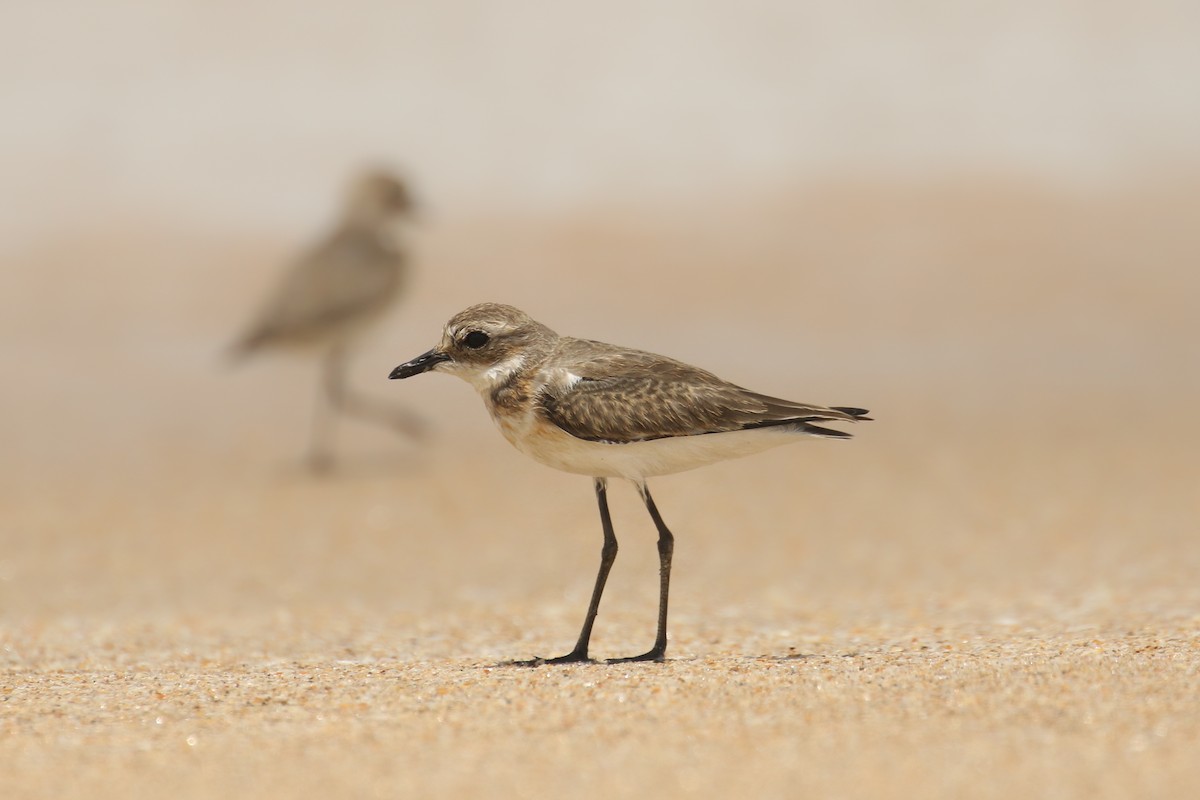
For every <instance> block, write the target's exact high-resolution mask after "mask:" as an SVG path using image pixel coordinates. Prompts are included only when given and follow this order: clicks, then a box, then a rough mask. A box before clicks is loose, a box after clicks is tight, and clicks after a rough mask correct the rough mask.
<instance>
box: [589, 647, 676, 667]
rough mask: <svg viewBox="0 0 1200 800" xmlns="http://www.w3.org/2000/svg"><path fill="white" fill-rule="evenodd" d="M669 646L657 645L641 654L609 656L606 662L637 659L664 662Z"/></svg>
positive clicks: (625, 662) (630, 662) (619, 662)
mask: <svg viewBox="0 0 1200 800" xmlns="http://www.w3.org/2000/svg"><path fill="white" fill-rule="evenodd" d="M666 652H667V648H665V647H655V648H654V649H652V650H650V651H648V652H645V653H642V654H641V655H640V656H626V657H625V658H607V659H605V660H604V663H605V664H632V663H633V662H635V661H657V662H659V663H662V662H663V661H664V660H665V655H666Z"/></svg>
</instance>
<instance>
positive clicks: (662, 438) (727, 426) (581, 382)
mask: <svg viewBox="0 0 1200 800" xmlns="http://www.w3.org/2000/svg"><path fill="white" fill-rule="evenodd" d="M430 371H433V372H447V373H450V374H452V375H457V376H458V377H460V378H462V379H463V380H465V381H467V383H470V384H471V385H472V386H474V387H475V389H476V390H478V392H479V393H480V394H481V395H482V396H483V402H484V404H485V405H486V406H487V409H488V412H489V413H490V414H491V416H492V419H493V421H495V423H496V425H497V426H498V427H499V428H500V432H501V433H502V434H504V438H506V439H507V440H508V441H509V442H510V443H511V444H512V445H513V446H514V447H516V448H517V449H518V450H520V451H521V452H522V453H525V454H526V455H528V456H530V457H532V458H533V459H534V460H536V461H539V462H541V463H543V464H545V465H547V466H550V467H554V468H555V469H560V470H563V471H565V472H572V473H578V474H580V475H588V476H591V477H592V480H593V482H594V486H595V491H596V499H597V501H598V502H599V505H600V523H601V526H602V527H603V530H604V546H603V548H602V550H601V558H600V570H599V572H598V573H597V575H596V583H595V587H594V588H593V590H592V599H591V602H590V603H589V605H588V610H587V616H586V617H585V618H584V622H583V628H582V630H581V631H580V633H579V639H578V640H577V641H576V643H575V647H574V649H573V650H571V652H570V653H567V654H566V655H564V656H560V657H558V658H550V659H541V658H535V659H533V660H532V661H526V662H517V663H522V664H529V665H536V664H568V663H573V662H581V661H589V660H590V659H589V657H588V644H589V641H590V640H591V635H592V625H593V623H594V622H595V619H596V612H597V611H598V610H599V607H600V596H601V595H602V594H603V593H604V584H605V582H606V580H607V579H608V573H609V570H610V569H611V568H612V565H613V562H614V561H615V560H616V557H617V539H616V535H615V534H614V533H613V526H612V519H611V517H610V516H609V511H608V496H607V489H608V479H609V478H624V479H626V480H628V481H631V482H632V483H633V484H634V485H635V486H636V487H637V490H638V492H639V494H640V495H641V497H642V501H643V502H644V503H645V505H646V510H647V511H649V512H650V518H651V519H652V520H653V521H654V526H655V527H656V528H657V529H658V556H659V602H658V630H657V635H656V637H655V640H654V646H653V647H652V648H650V650H648V651H647V652H645V653H642V654H641V655H637V656H631V657H628V658H618V659H612V660H611V661H612V662H625V661H661V660H662V658H663V655H664V653H665V652H666V650H667V596H668V593H669V587H670V580H671V555H672V552H673V550H674V541H675V539H674V537H673V536H672V535H671V531H670V530H668V528H667V526H666V524H665V523H664V522H663V519H662V516H661V515H660V514H659V513H658V508H657V506H655V504H654V499H653V498H652V497H651V496H650V490H649V489H648V488H647V486H646V479H647V478H652V477H655V476H658V475H668V474H671V473H675V472H682V471H684V470H689V469H693V468H695V467H701V466H704V465H705V464H711V463H714V462H716V461H721V460H724V459H727V458H734V457H737V456H745V455H750V454H751V453H757V452H760V451H762V450H766V449H768V448H771V447H775V446H776V445H781V444H787V443H788V442H795V441H798V440H800V439H801V438H803V437H806V436H823V437H828V438H833V439H848V438H850V434H848V433H845V432H843V431H839V430H833V429H831V428H825V427H822V426H821V425H818V424H817V423H824V422H859V421H862V420H867V419H870V418H869V417H867V416H866V414H867V411H866V409H862V408H850V407H847V406H830V407H825V406H816V405H809V404H807V403H794V402H792V401H790V400H780V399H778V398H775V397H770V396H767V395H763V394H758V393H757V392H752V391H749V390H748V389H743V388H742V387H740V386H736V385H734V384H732V383H729V382H727V381H724V380H722V379H720V378H718V377H717V376H716V375H713V374H712V373H711V372H706V371H705V370H702V369H700V368H698V367H693V366H691V365H689V364H684V363H682V362H680V361H676V360H674V359H671V358H666V357H664V356H659V355H654V354H653V353H647V352H643V351H641V350H631V349H628V348H625V347H616V346H614V345H610V344H604V343H602V342H594V341H589V340H586V339H575V338H572V337H569V336H559V335H558V334H557V333H555V332H554V331H552V330H551V329H550V328H548V327H546V326H545V325H543V324H541V323H540V322H537V321H536V320H534V319H533V318H531V317H530V316H529V315H528V314H526V313H524V312H523V311H520V310H518V309H516V308H513V307H512V306H507V305H500V304H497V303H483V304H481V305H475V306H471V307H470V308H468V309H466V310H465V311H462V312H460V313H458V314H456V315H455V316H454V317H453V318H452V319H451V320H450V321H449V322H448V323H446V327H445V329H444V331H443V333H442V339H441V341H440V342H439V343H438V344H437V346H435V347H434V348H433V349H431V350H429V351H427V352H425V353H422V354H421V355H419V356H417V357H416V358H414V359H412V360H411V361H407V362H405V363H403V364H401V365H400V366H398V367H396V368H395V369H394V370H392V373H391V376H390V377H391V378H393V379H395V378H409V377H412V376H413V375H419V374H420V373H422V372H430ZM610 663H611V662H610Z"/></svg>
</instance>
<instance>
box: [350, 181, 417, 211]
mask: <svg viewBox="0 0 1200 800" xmlns="http://www.w3.org/2000/svg"><path fill="white" fill-rule="evenodd" d="M415 211H416V203H415V202H414V201H413V197H412V193H411V192H409V190H408V186H406V185H405V183H404V182H403V181H401V180H400V179H399V178H397V177H396V176H395V175H393V174H391V173H389V172H386V171H384V170H371V171H370V172H367V173H364V174H363V175H361V176H359V178H358V179H357V180H355V181H354V183H353V184H352V185H351V187H350V192H349V195H348V197H347V199H346V216H347V217H348V218H349V219H351V220H354V221H356V222H364V223H378V222H385V221H388V220H391V219H395V218H398V217H403V216H411V215H412V214H413V213H414V212H415Z"/></svg>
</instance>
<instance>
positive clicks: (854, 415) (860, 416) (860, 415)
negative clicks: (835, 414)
mask: <svg viewBox="0 0 1200 800" xmlns="http://www.w3.org/2000/svg"><path fill="white" fill-rule="evenodd" d="M830 408H831V409H833V410H834V411H840V412H842V413H843V414H845V415H847V416H848V417H850V418H851V419H853V420H854V421H855V422H871V421H872V420H873V419H874V417H868V416H867V414H869V413H871V412H870V409H866V408H855V407H853V406H830Z"/></svg>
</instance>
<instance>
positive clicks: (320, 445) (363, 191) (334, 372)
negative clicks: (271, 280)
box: [230, 171, 423, 471]
mask: <svg viewBox="0 0 1200 800" xmlns="http://www.w3.org/2000/svg"><path fill="white" fill-rule="evenodd" d="M413 211H414V203H413V199H412V195H411V194H410V192H409V190H408V188H407V186H405V184H404V183H403V182H402V181H401V180H400V179H398V178H396V177H395V176H393V175H390V174H388V173H386V172H383V171H372V172H368V173H366V174H364V175H362V176H360V177H359V178H358V179H357V180H356V181H354V182H353V184H352V185H351V186H350V190H349V193H348V195H347V197H346V202H345V208H344V211H343V213H342V218H341V220H340V221H339V222H338V224H337V226H336V227H335V228H334V230H333V231H332V232H331V233H330V234H329V235H328V236H326V237H325V238H324V239H323V240H322V241H320V242H319V243H318V244H317V245H316V246H314V247H313V248H311V249H310V250H309V251H308V252H307V253H304V254H303V255H302V256H301V257H300V258H299V259H297V261H296V262H295V263H294V264H293V265H292V266H291V267H290V268H289V269H288V271H287V273H286V274H285V275H284V276H283V280H282V281H281V282H280V284H279V285H278V286H277V287H276V288H275V291H274V292H273V293H272V295H271V296H270V297H269V298H268V300H267V302H266V304H265V305H264V307H263V309H262V311H261V312H260V313H259V314H258V316H257V317H256V318H255V320H254V322H253V323H252V324H251V325H250V326H249V327H248V329H247V331H246V332H245V333H244V334H243V335H242V336H241V337H240V338H239V339H238V340H237V341H236V342H234V344H233V345H232V346H231V347H230V354H231V355H232V356H233V357H234V358H238V359H240V358H243V357H245V356H248V355H250V354H252V353H257V352H258V351H260V350H263V349H276V350H283V349H292V350H306V351H310V352H315V353H316V354H317V355H318V356H319V357H320V359H321V381H320V387H319V388H320V393H319V395H318V400H317V408H316V411H315V413H314V417H313V424H312V431H311V438H310V443H309V451H308V456H307V462H308V464H309V466H310V467H311V468H312V469H314V470H317V471H320V470H325V469H328V468H330V467H331V466H332V463H333V455H332V439H333V433H334V431H333V422H334V420H333V419H332V414H331V412H335V413H342V414H347V415H350V416H354V417H358V418H360V419H364V420H368V421H371V422H375V423H380V424H383V425H386V426H388V427H391V428H394V429H397V430H399V431H402V432H404V433H406V434H408V435H409V436H411V437H413V438H417V437H419V436H420V435H421V434H422V433H423V424H422V422H421V421H420V420H419V419H418V418H417V417H416V416H414V415H412V414H411V413H410V412H407V411H404V410H402V409H394V408H387V407H384V406H382V405H379V404H377V403H374V402H372V401H370V400H368V399H366V398H363V397H360V396H357V395H355V394H353V393H352V392H350V390H349V389H348V387H347V386H346V374H345V372H346V359H347V355H348V353H349V351H350V350H351V349H352V347H353V346H354V345H355V344H356V343H357V342H358V340H359V339H360V338H361V337H362V336H363V334H365V333H366V332H367V331H368V330H369V329H370V328H371V327H372V326H373V325H375V324H377V323H378V322H379V321H380V320H381V319H382V318H383V316H384V315H385V313H386V312H387V311H388V310H389V309H390V307H391V306H392V304H393V303H394V302H395V301H396V299H397V297H398V296H399V294H400V289H401V288H402V285H403V282H404V280H403V279H404V277H405V273H406V271H407V270H406V267H407V261H408V259H407V257H406V254H405V251H404V248H403V246H402V243H401V241H400V238H399V233H400V231H399V230H398V228H399V225H400V223H401V222H402V221H403V220H404V219H405V218H407V217H411V216H412V214H413Z"/></svg>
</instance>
